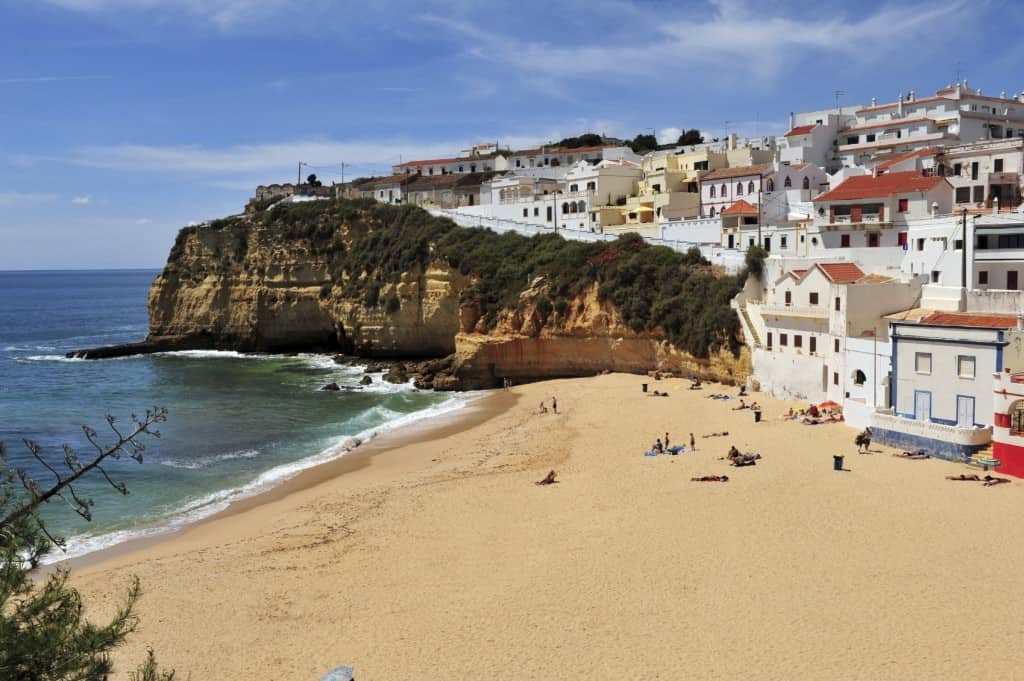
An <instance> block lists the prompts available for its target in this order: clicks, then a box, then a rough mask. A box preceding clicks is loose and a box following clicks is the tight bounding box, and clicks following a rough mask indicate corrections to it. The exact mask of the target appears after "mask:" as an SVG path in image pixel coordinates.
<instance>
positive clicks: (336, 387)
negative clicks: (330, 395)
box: [320, 383, 341, 392]
mask: <svg viewBox="0 0 1024 681" xmlns="http://www.w3.org/2000/svg"><path fill="white" fill-rule="evenodd" d="M320 389H321V390H330V391H333V392H338V391H339V390H341V386H340V385H338V384H337V383H328V384H327V385H325V386H324V387H322V388H320Z"/></svg>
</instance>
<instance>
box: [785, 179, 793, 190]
mask: <svg viewBox="0 0 1024 681" xmlns="http://www.w3.org/2000/svg"><path fill="white" fill-rule="evenodd" d="M782 186H783V187H785V188H786V189H789V188H790V187H792V186H793V178H791V177H787V178H786V181H785V182H783V183H782Z"/></svg>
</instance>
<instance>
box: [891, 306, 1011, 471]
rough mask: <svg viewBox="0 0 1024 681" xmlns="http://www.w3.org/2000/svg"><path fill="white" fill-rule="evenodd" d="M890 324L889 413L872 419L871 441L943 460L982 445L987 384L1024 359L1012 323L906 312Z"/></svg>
mask: <svg viewBox="0 0 1024 681" xmlns="http://www.w3.org/2000/svg"><path fill="white" fill-rule="evenodd" d="M888 319H889V320H890V331H889V335H890V338H891V340H892V351H891V353H892V375H893V380H892V405H893V409H892V412H891V413H876V414H875V415H873V417H872V430H873V431H874V433H875V437H876V438H877V439H878V440H879V441H881V442H885V443H887V444H891V445H893V446H899V447H905V448H918V447H920V448H924V449H925V450H927V451H928V452H929V453H931V454H933V455H936V456H941V457H944V458H949V459H958V458H961V457H964V456H969V455H971V454H972V453H974V452H975V451H977V450H978V449H980V448H982V447H984V446H986V445H987V444H988V443H989V442H990V440H991V430H990V426H991V425H992V422H993V420H994V419H993V414H994V411H993V409H994V403H993V395H992V378H991V377H992V375H993V374H996V373H1000V372H1002V370H1003V367H1004V365H1008V366H1021V362H1022V360H1024V339H1022V337H1021V332H1020V331H1018V330H1017V316H1016V315H992V314H989V315H983V314H975V313H963V312H934V311H931V310H927V309H924V310H922V309H912V310H908V311H906V312H904V313H899V314H895V315H890V316H889V317H888Z"/></svg>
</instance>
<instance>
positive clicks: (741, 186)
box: [736, 182, 743, 196]
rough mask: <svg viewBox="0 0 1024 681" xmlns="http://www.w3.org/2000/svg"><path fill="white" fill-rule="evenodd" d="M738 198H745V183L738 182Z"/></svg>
mask: <svg viewBox="0 0 1024 681" xmlns="http://www.w3.org/2000/svg"><path fill="white" fill-rule="evenodd" d="M736 196H743V183H742V182H737V183H736Z"/></svg>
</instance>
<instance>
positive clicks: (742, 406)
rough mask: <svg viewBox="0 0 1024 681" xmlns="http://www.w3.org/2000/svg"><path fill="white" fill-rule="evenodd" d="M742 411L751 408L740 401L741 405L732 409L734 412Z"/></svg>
mask: <svg viewBox="0 0 1024 681" xmlns="http://www.w3.org/2000/svg"><path fill="white" fill-rule="evenodd" d="M741 409H749V407H748V406H747V405H746V404H745V403H744V402H743V400H740V403H739V405H737V406H735V407H733V408H732V410H733V411H739V410H741Z"/></svg>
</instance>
